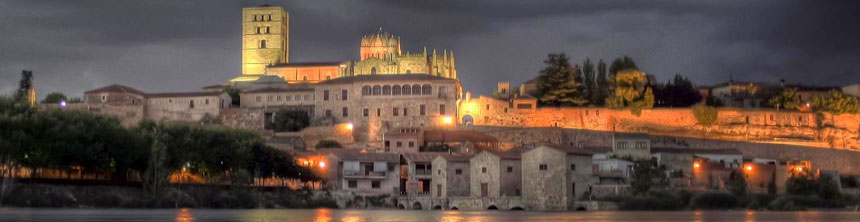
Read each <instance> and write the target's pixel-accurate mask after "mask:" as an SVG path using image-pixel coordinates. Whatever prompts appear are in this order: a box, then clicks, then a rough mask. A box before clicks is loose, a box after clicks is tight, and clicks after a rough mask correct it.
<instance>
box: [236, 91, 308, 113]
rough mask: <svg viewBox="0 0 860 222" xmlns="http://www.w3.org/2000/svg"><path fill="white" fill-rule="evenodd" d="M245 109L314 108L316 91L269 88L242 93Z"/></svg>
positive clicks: (240, 96) (241, 97)
mask: <svg viewBox="0 0 860 222" xmlns="http://www.w3.org/2000/svg"><path fill="white" fill-rule="evenodd" d="M239 98H240V100H241V101H242V102H241V106H242V107H243V108H266V107H276V108H277V107H296V106H299V107H301V106H313V105H314V101H315V98H314V89H313V88H307V87H295V88H285V87H267V88H261V89H254V90H249V91H247V92H240V93H239Z"/></svg>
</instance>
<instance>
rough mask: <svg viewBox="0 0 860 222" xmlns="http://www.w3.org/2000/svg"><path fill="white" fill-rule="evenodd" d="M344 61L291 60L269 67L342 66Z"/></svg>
mask: <svg viewBox="0 0 860 222" xmlns="http://www.w3.org/2000/svg"><path fill="white" fill-rule="evenodd" d="M343 63H344V62H291V63H280V64H274V65H270V66H269V67H313V66H340V64H343Z"/></svg>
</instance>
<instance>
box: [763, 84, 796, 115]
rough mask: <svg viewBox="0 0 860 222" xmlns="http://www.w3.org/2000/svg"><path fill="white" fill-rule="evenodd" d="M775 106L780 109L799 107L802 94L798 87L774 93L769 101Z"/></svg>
mask: <svg viewBox="0 0 860 222" xmlns="http://www.w3.org/2000/svg"><path fill="white" fill-rule="evenodd" d="M767 103H768V104H770V105H771V106H773V107H776V109H777V110H779V109H797V108H798V107H800V94H798V93H797V90H796V89H785V90H783V91H782V92H781V93H779V94H776V95H774V96H773V97H771V98H770V99H769V100H768V101H767Z"/></svg>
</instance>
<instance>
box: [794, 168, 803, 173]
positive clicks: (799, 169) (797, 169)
mask: <svg viewBox="0 0 860 222" xmlns="http://www.w3.org/2000/svg"><path fill="white" fill-rule="evenodd" d="M794 170H795V171H797V172H802V171H803V167H796V168H794Z"/></svg>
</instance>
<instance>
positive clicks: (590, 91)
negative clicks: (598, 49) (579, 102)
mask: <svg viewBox="0 0 860 222" xmlns="http://www.w3.org/2000/svg"><path fill="white" fill-rule="evenodd" d="M582 75H583V77H584V80H583V81H584V82H583V85H585V91H584V92H583V94H584V96H585V98H588V99H589V100H591V103H592V104H594V102H595V101H597V100H595V99H597V98H595V97H596V95H597V93H596V92H595V90H596V88H597V87H596V86H595V82H594V64H591V59H589V58H588V57H586V58H585V62H583V63H582Z"/></svg>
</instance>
